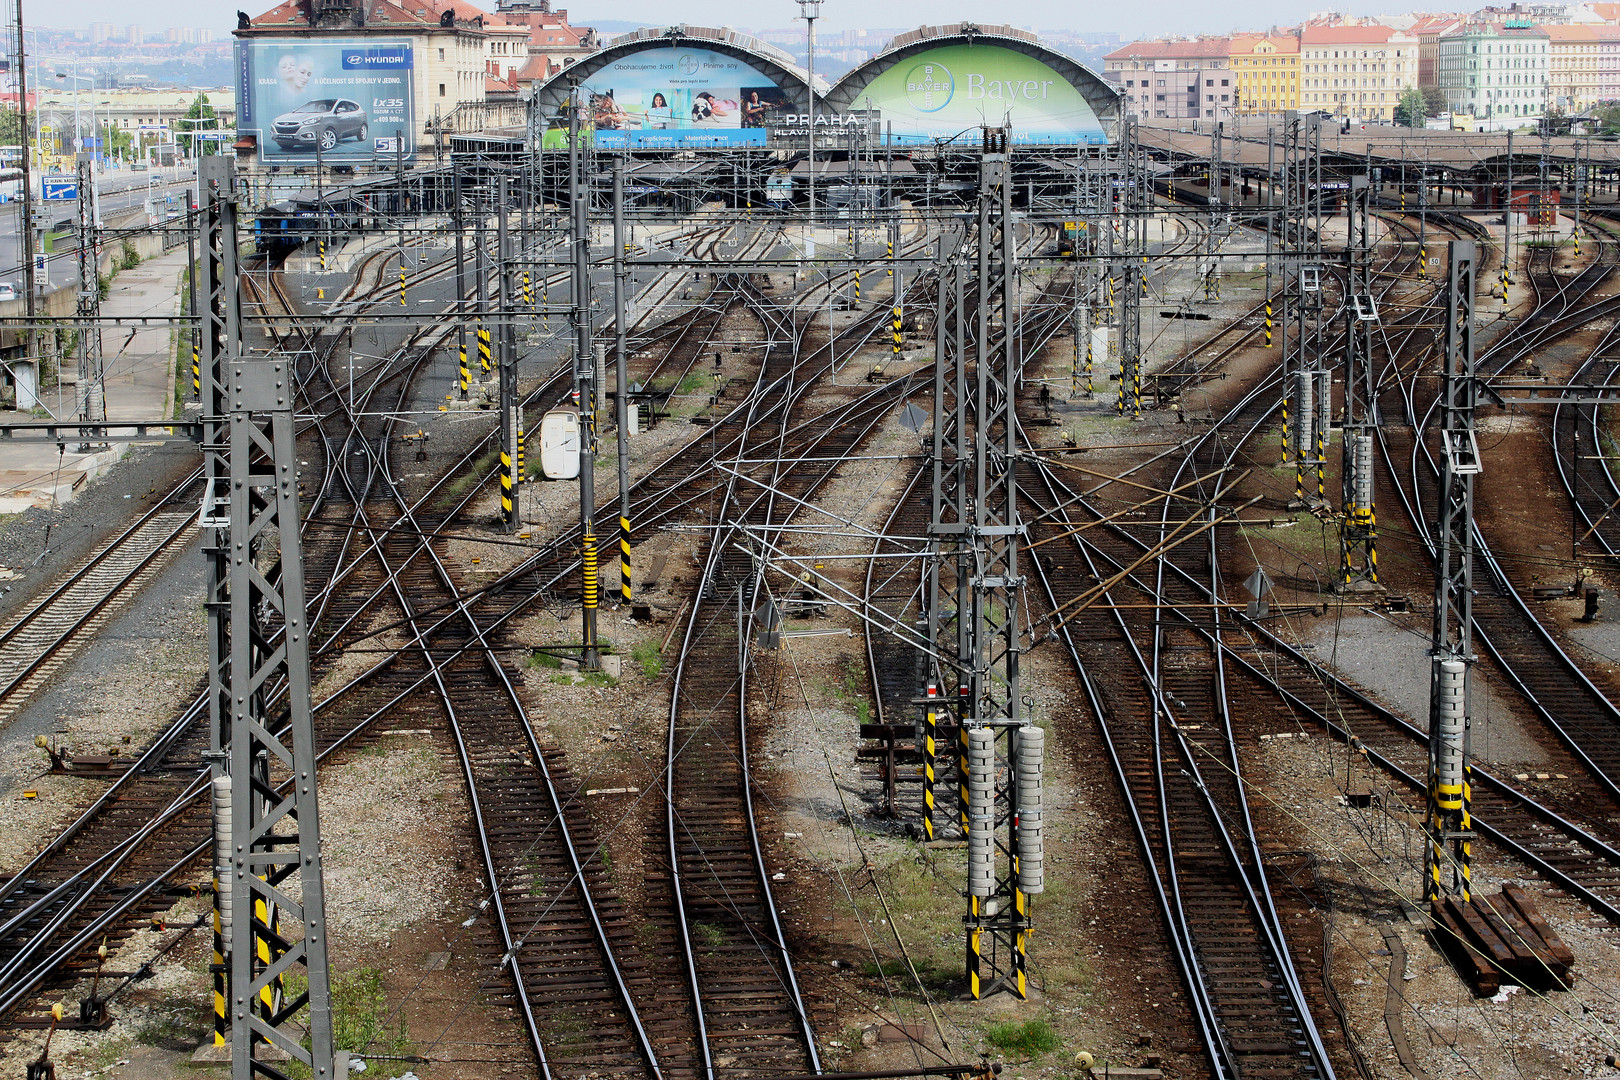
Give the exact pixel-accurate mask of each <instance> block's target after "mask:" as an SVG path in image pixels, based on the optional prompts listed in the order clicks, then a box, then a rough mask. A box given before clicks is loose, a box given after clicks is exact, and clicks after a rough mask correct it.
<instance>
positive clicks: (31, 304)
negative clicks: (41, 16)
mask: <svg viewBox="0 0 1620 1080" xmlns="http://www.w3.org/2000/svg"><path fill="white" fill-rule="evenodd" d="M16 12H17V122H18V125H19V131H20V135H19V138H20V139H21V141H22V221H21V222H19V223H18V231H19V232H21V233H22V249H23V260H22V264H23V295H24V296H25V297H26V298H27V299H26V301H25V303H24V305H23V309H24V311H25V312H26V313H27V315H28V329H27V330H25V331H23V356H24V357H25V358H26V360H27V362H28V363H30V364H33V365H34V385H33V388H32V390H33V393H34V394H35V395H36V397H35V399H34V402H33V404H35V405H37V404H39V399H38V397H37V394H38V392H39V385H40V383H41V382H42V381H43V379H42V378H41V374H42V372H41V369H42V368H43V366H44V365H43V364H42V363H41V361H42V360H43V357H41V356H40V355H39V354H38V353H37V352H36V351H35V349H36V346H37V344H38V338H37V337H36V336H35V328H34V317H35V315H36V314H37V304H38V300H37V298H36V297H35V295H34V181H33V176H32V173H31V171H30V170H31V166H30V165H29V161H28V155H29V143H30V141H31V140H30V139H29V128H28V42H27V38H25V37H24V36H23V0H17V5H16ZM18 389H19V391H20V390H21V385H20V384H19V386H18ZM17 407H18V408H19V409H20V408H23V401H22V395H21V393H19V394H18V396H17Z"/></svg>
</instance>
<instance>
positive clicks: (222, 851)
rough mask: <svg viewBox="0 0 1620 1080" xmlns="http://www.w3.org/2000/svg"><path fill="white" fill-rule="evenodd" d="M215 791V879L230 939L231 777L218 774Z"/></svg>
mask: <svg viewBox="0 0 1620 1080" xmlns="http://www.w3.org/2000/svg"><path fill="white" fill-rule="evenodd" d="M213 792H214V880H215V881H216V882H218V883H219V889H220V891H219V926H220V931H221V932H222V933H225V938H226V940H227V941H229V940H230V934H229V933H228V930H229V928H230V925H231V880H232V877H233V875H232V873H231V778H230V777H228V776H216V777H214V782H213Z"/></svg>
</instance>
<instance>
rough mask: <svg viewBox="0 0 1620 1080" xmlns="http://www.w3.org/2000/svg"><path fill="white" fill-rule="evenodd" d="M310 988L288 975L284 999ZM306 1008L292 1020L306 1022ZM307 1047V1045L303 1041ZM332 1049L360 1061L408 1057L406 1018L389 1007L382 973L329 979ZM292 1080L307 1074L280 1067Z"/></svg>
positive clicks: (292, 1065)
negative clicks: (371, 1057)
mask: <svg viewBox="0 0 1620 1080" xmlns="http://www.w3.org/2000/svg"><path fill="white" fill-rule="evenodd" d="M308 986H309V983H308V980H307V979H306V978H305V977H304V976H302V975H288V976H287V979H286V986H285V991H284V992H285V995H286V996H287V997H288V998H295V997H297V996H298V995H299V994H302V993H303V992H304V991H305V990H306V989H307V988H308ZM308 1016H309V1010H308V1007H307V1006H306V1007H305V1008H304V1009H302V1010H300V1011H299V1013H298V1016H297V1017H296V1018H295V1019H296V1020H298V1021H300V1022H305V1021H307V1020H308ZM304 1045H305V1046H306V1047H307V1046H308V1045H309V1041H308V1040H307V1039H306V1040H304ZM332 1045H333V1047H334V1048H335V1049H337V1050H347V1051H349V1052H351V1053H355V1054H359V1055H361V1056H362V1057H363V1056H364V1055H365V1054H367V1053H372V1054H388V1055H393V1056H398V1055H402V1054H408V1053H410V1047H411V1039H410V1032H409V1030H408V1029H407V1027H406V1024H405V1017H404V1016H403V1015H401V1014H400V1013H398V1012H397V1011H395V1010H394V1009H391V1008H390V1007H389V1005H388V996H387V991H386V990H385V989H384V987H383V977H382V972H381V971H379V970H378V969H377V968H371V967H362V968H355V969H354V970H353V971H346V972H343V973H342V974H339V975H334V976H333V977H332ZM282 1068H283V1070H284V1071H285V1072H286V1073H287V1075H288V1076H290V1077H292V1078H293V1080H308V1078H309V1076H310V1072H309V1070H308V1069H307V1068H305V1067H304V1066H303V1065H301V1064H300V1063H298V1062H296V1061H294V1062H289V1063H287V1064H286V1065H284V1066H282Z"/></svg>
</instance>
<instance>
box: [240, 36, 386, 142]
mask: <svg viewBox="0 0 1620 1080" xmlns="http://www.w3.org/2000/svg"><path fill="white" fill-rule="evenodd" d="M236 65H237V83H238V86H237V89H238V94H237V102H238V110H239V114H240V117H239V121H238V123H237V130H238V131H240V132H244V133H247V132H252V133H254V134H256V135H257V136H258V142H259V157H260V158H261V159H263V160H265V161H270V162H274V163H277V164H292V163H300V162H308V161H313V160H314V158H315V156H316V153H317V150H318V151H319V153H320V156H321V158H322V160H323V161H325V162H328V163H331V164H345V163H348V164H353V163H356V162H360V161H371V160H373V159H375V158H377V157H378V156H379V155H386V156H387V157H388V158H389V160H390V161H392V160H393V159H394V147H395V146H397V145H398V142H397V140H400V139H403V140H404V144H405V152H406V154H407V155H410V154H413V153H414V151H415V149H416V138H415V134H416V128H415V117H414V102H415V86H414V83H413V77H414V75H415V70H414V69H415V58H414V56H413V55H412V49H411V45H410V43H409V42H406V41H367V42H365V43H364V44H356V43H354V42H353V41H352V40H349V41H345V40H344V39H342V38H336V37H334V38H296V39H292V38H289V39H285V40H278V41H265V40H261V41H239V42H237V43H236ZM383 148H386V149H383Z"/></svg>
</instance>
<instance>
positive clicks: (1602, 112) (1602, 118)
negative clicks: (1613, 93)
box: [1592, 104, 1620, 135]
mask: <svg viewBox="0 0 1620 1080" xmlns="http://www.w3.org/2000/svg"><path fill="white" fill-rule="evenodd" d="M1592 117H1593V119H1595V120H1597V122H1598V124H1599V128H1598V134H1599V135H1614V134H1620V105H1616V104H1609V105H1599V106H1598V107H1597V108H1595V109H1593V110H1592Z"/></svg>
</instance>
